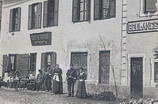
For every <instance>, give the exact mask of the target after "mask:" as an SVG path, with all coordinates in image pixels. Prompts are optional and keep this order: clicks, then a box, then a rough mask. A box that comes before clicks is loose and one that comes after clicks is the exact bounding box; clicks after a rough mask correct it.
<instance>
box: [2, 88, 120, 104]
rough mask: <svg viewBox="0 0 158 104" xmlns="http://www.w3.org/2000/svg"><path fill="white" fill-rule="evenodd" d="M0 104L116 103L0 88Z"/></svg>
mask: <svg viewBox="0 0 158 104" xmlns="http://www.w3.org/2000/svg"><path fill="white" fill-rule="evenodd" d="M0 104H117V103H116V102H107V101H96V100H90V99H78V98H76V97H67V95H66V94H62V95H54V94H52V93H50V92H37V91H28V90H25V91H15V90H14V89H7V88H0Z"/></svg>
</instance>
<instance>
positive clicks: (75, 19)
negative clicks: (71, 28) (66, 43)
mask: <svg viewBox="0 0 158 104" xmlns="http://www.w3.org/2000/svg"><path fill="white" fill-rule="evenodd" d="M72 9H73V10H72V21H73V22H78V21H79V18H80V17H79V0H73V8H72Z"/></svg>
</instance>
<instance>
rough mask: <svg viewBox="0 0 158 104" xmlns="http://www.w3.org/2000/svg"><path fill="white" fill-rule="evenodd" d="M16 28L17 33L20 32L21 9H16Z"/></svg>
mask: <svg viewBox="0 0 158 104" xmlns="http://www.w3.org/2000/svg"><path fill="white" fill-rule="evenodd" d="M17 20H18V26H17V27H18V28H17V31H20V25H21V8H18V19H17Z"/></svg>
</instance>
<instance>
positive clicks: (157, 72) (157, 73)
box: [154, 62, 158, 82]
mask: <svg viewBox="0 0 158 104" xmlns="http://www.w3.org/2000/svg"><path fill="white" fill-rule="evenodd" d="M154 81H155V82H158V62H155V63H154Z"/></svg>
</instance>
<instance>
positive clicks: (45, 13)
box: [43, 1, 48, 27]
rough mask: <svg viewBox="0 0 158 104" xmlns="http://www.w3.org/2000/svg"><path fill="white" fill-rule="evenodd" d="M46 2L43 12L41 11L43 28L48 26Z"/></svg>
mask: <svg viewBox="0 0 158 104" xmlns="http://www.w3.org/2000/svg"><path fill="white" fill-rule="evenodd" d="M47 13H48V2H47V1H45V2H44V10H43V27H47V26H48V14H47Z"/></svg>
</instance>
